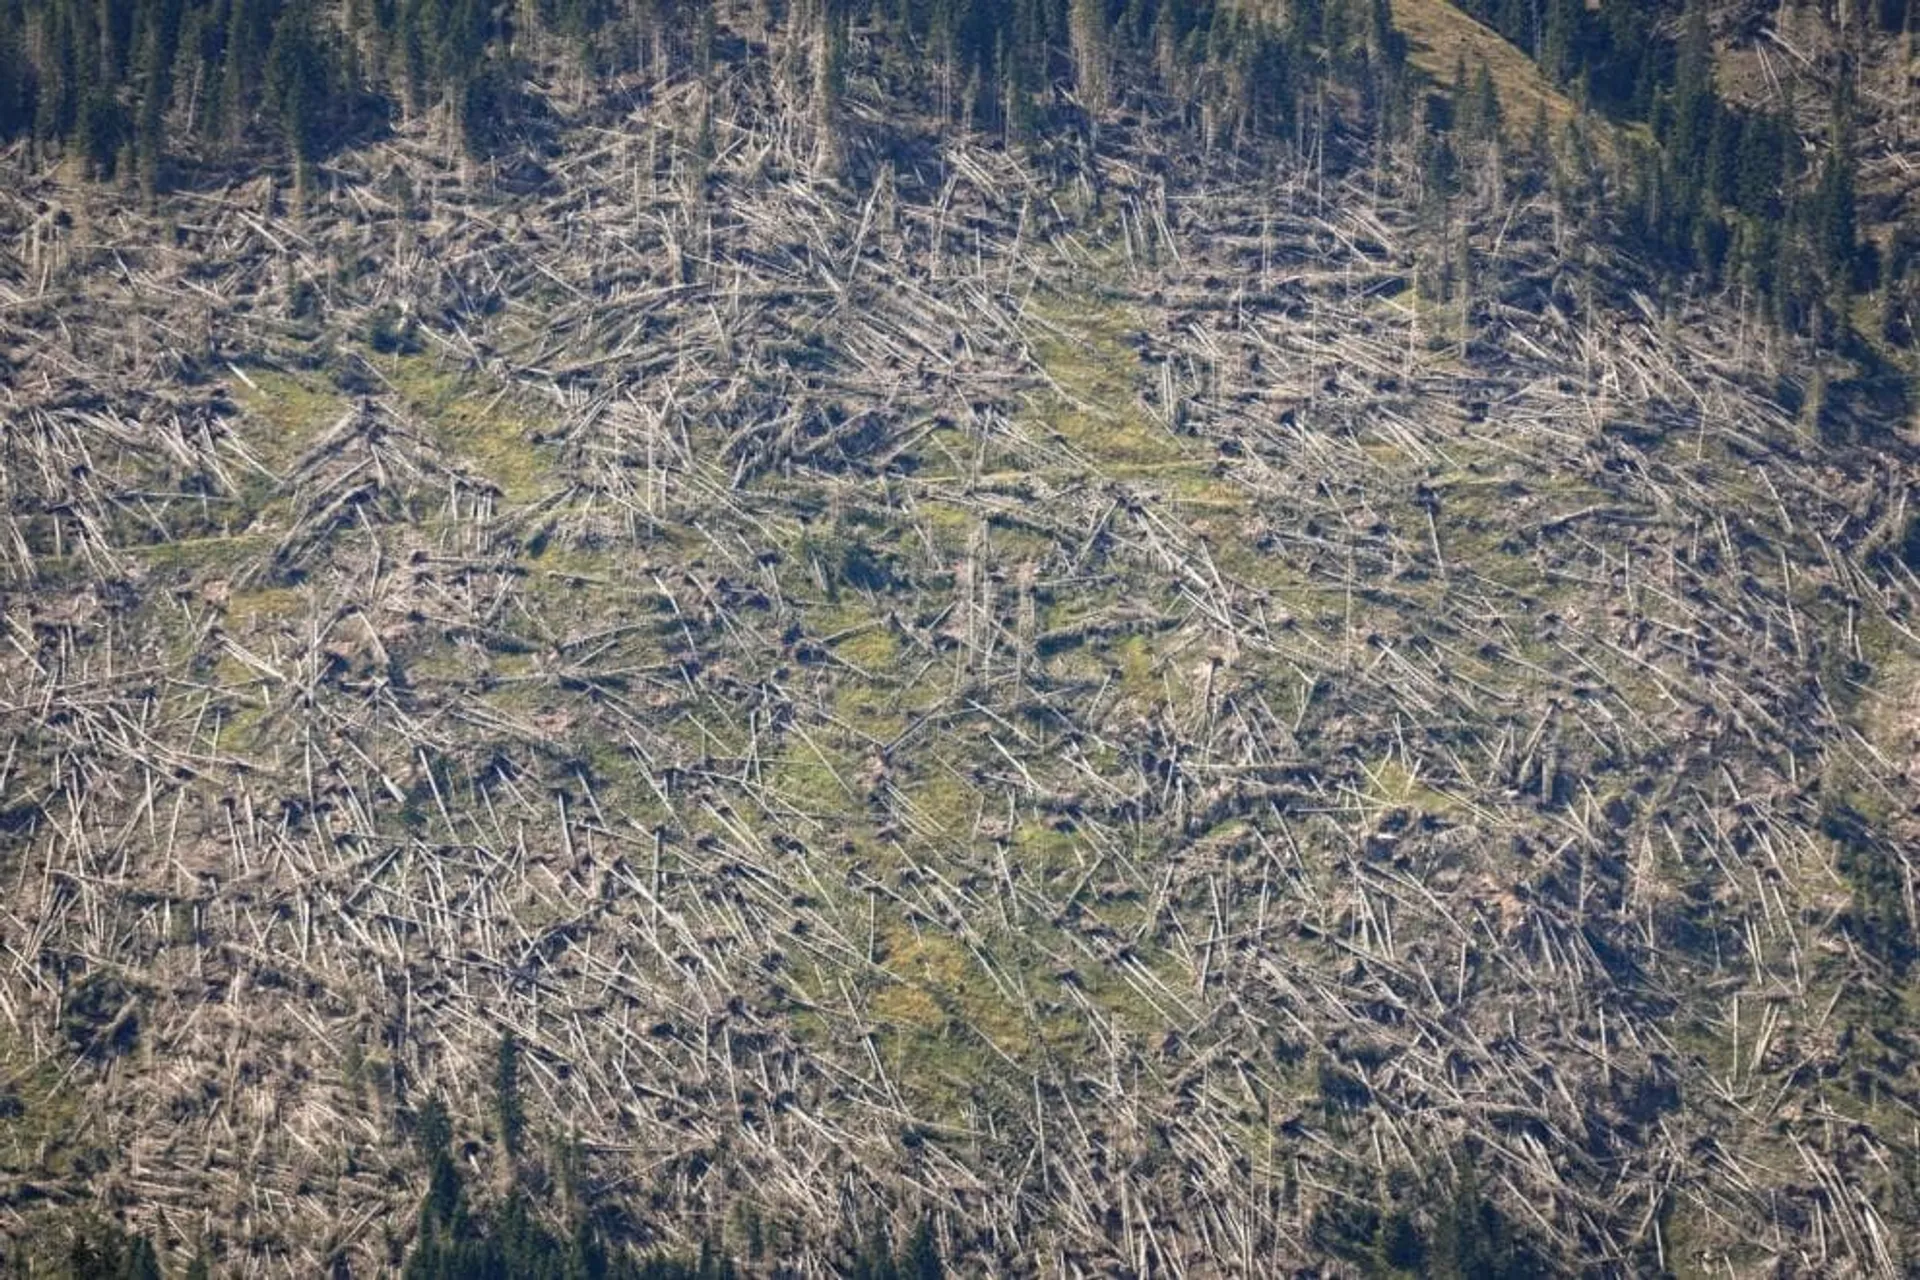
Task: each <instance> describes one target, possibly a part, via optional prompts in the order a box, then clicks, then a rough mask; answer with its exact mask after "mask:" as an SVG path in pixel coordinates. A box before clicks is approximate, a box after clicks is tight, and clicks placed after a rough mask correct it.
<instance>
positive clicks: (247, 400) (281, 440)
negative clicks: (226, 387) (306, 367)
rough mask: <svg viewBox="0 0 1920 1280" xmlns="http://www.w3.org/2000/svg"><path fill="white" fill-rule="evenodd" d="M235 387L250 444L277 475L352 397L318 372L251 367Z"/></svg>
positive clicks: (335, 417) (233, 383)
mask: <svg viewBox="0 0 1920 1280" xmlns="http://www.w3.org/2000/svg"><path fill="white" fill-rule="evenodd" d="M230 386H231V390H232V393H233V399H234V402H235V403H236V404H238V405H239V406H240V408H241V411H242V413H243V414H244V417H243V419H242V431H243V432H244V434H245V436H246V441H247V444H248V445H249V446H251V447H252V448H253V449H254V450H255V451H256V452H258V453H259V455H260V458H261V461H263V462H265V463H266V464H267V466H269V467H271V468H272V469H273V470H275V471H284V470H285V469H286V468H287V467H289V466H291V465H292V464H293V461H294V459H296V458H298V457H299V456H300V453H301V451H302V450H303V449H305V448H306V447H307V446H308V444H310V443H311V442H312V441H313V440H314V439H315V437H317V436H319V435H320V433H321V432H323V431H325V430H326V429H327V428H328V427H330V426H332V425H333V424H334V423H335V422H338V421H339V420H340V415H342V414H343V413H345V412H346V411H347V406H348V401H347V397H346V396H345V395H343V394H342V393H341V392H340V390H339V389H338V388H337V387H335V386H334V385H333V384H332V383H331V382H329V381H328V380H327V379H326V378H324V377H322V376H321V375H319V374H313V373H286V372H283V371H281V370H278V369H248V370H247V371H246V377H245V378H235V379H234V380H233V382H232V383H231V384H230Z"/></svg>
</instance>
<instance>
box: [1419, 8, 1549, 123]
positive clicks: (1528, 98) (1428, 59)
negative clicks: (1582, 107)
mask: <svg viewBox="0 0 1920 1280" xmlns="http://www.w3.org/2000/svg"><path fill="white" fill-rule="evenodd" d="M1393 25H1394V26H1396V27H1398V28H1399V29H1400V30H1401V31H1402V32H1404V33H1406V36H1407V40H1408V43H1409V44H1410V45H1411V49H1410V50H1409V52H1410V53H1411V55H1412V60H1413V65H1414V66H1416V67H1418V68H1419V69H1420V70H1422V71H1424V72H1426V73H1427V74H1428V75H1430V76H1432V77H1433V78H1434V79H1435V80H1437V81H1439V82H1440V83H1441V84H1451V83H1452V82H1453V73H1454V69H1455V67H1456V66H1457V65H1458V64H1459V63H1460V62H1462V61H1464V62H1465V63H1466V65H1467V69H1468V71H1469V72H1471V71H1472V70H1473V68H1475V67H1476V66H1478V65H1479V64H1480V63H1482V62H1484V63H1486V64H1487V73H1488V74H1489V75H1491V76H1492V77H1493V87H1494V90H1495V92H1497V93H1498V94H1499V95H1500V110H1501V116H1502V126H1503V130H1504V132H1506V134H1507V135H1508V136H1509V137H1511V138H1522V137H1524V136H1525V135H1526V133H1527V131H1528V130H1530V129H1531V128H1532V127H1533V119H1534V116H1535V115H1536V114H1537V113H1538V112H1539V110H1540V108H1542V107H1545V108H1546V112H1547V120H1548V121H1549V122H1550V123H1552V124H1554V125H1560V124H1564V123H1566V122H1567V121H1568V120H1570V119H1572V118H1573V117H1574V115H1575V114H1576V113H1577V111H1576V108H1575V106H1574V104H1573V101H1572V99H1570V98H1568V97H1567V96H1566V95H1565V94H1563V93H1561V92H1560V91H1559V90H1558V89H1556V88H1554V87H1553V84H1552V82H1550V81H1549V80H1548V79H1547V78H1546V76H1544V75H1542V74H1541V73H1540V68H1538V67H1536V66H1534V65H1533V60H1532V59H1531V58H1529V57H1527V55H1526V54H1524V53H1522V52H1520V50H1518V49H1516V48H1514V47H1513V46H1512V45H1510V44H1508V43H1507V42H1506V40H1505V39H1504V38H1502V37H1501V35H1500V33H1499V32H1497V31H1495V30H1494V29H1493V28H1491V27H1488V26H1485V25H1483V24H1482V23H1480V22H1478V21H1476V20H1475V19H1473V18H1471V17H1469V16H1468V15H1467V14H1465V13H1463V12H1462V11H1460V10H1459V9H1457V8H1455V7H1454V6H1453V5H1451V4H1449V3H1447V0H1393Z"/></svg>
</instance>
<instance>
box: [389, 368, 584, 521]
mask: <svg viewBox="0 0 1920 1280" xmlns="http://www.w3.org/2000/svg"><path fill="white" fill-rule="evenodd" d="M371 359H372V360H373V362H374V365H375V367H376V368H378V369H379V370H380V372H381V373H382V374H383V375H384V376H385V377H386V379H387V381H388V383H389V384H391V385H392V387H393V389H394V390H395V391H396V392H398V393H399V396H400V398H401V400H402V401H403V402H404V403H405V405H406V408H407V409H408V411H409V412H410V413H411V414H413V415H414V416H415V417H417V418H418V419H420V420H421V422H422V423H423V424H425V425H426V426H427V427H428V428H429V429H430V430H432V431H433V433H434V434H435V436H436V437H437V438H438V439H439V441H440V443H441V444H442V445H443V446H445V447H446V448H448V449H450V450H452V451H453V452H454V453H456V454H458V455H459V456H461V457H462V458H465V459H468V460H469V461H471V463H472V464H473V466H474V468H475V469H476V470H478V471H479V472H480V473H481V474H482V475H484V476H486V478H487V479H489V480H491V481H493V482H494V483H495V484H497V485H499V486H500V491H501V493H502V494H504V495H505V496H506V499H507V501H509V502H513V503H524V502H531V501H533V500H534V499H536V498H538V497H540V496H542V495H543V494H545V493H546V492H547V491H548V490H549V489H551V488H552V487H553V486H554V471H555V467H554V464H553V462H552V460H551V459H550V458H548V457H547V456H545V451H544V450H542V449H541V448H540V447H539V446H537V445H535V444H534V443H533V442H532V439H531V438H530V437H531V434H532V429H533V427H534V426H535V425H536V424H537V417H536V415H535V414H533V413H532V412H531V411H530V410H529V409H528V408H527V406H525V405H523V404H520V403H518V402H517V401H516V399H515V397H513V396H512V395H511V393H510V389H509V388H506V387H502V386H499V385H497V384H495V383H492V382H490V381H487V380H486V379H483V378H477V377H474V376H472V375H470V374H466V373H462V372H459V371H457V370H453V369H449V368H447V367H446V366H445V365H443V364H442V363H441V362H440V361H438V360H436V359H434V358H433V357H431V356H373V357H371Z"/></svg>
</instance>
